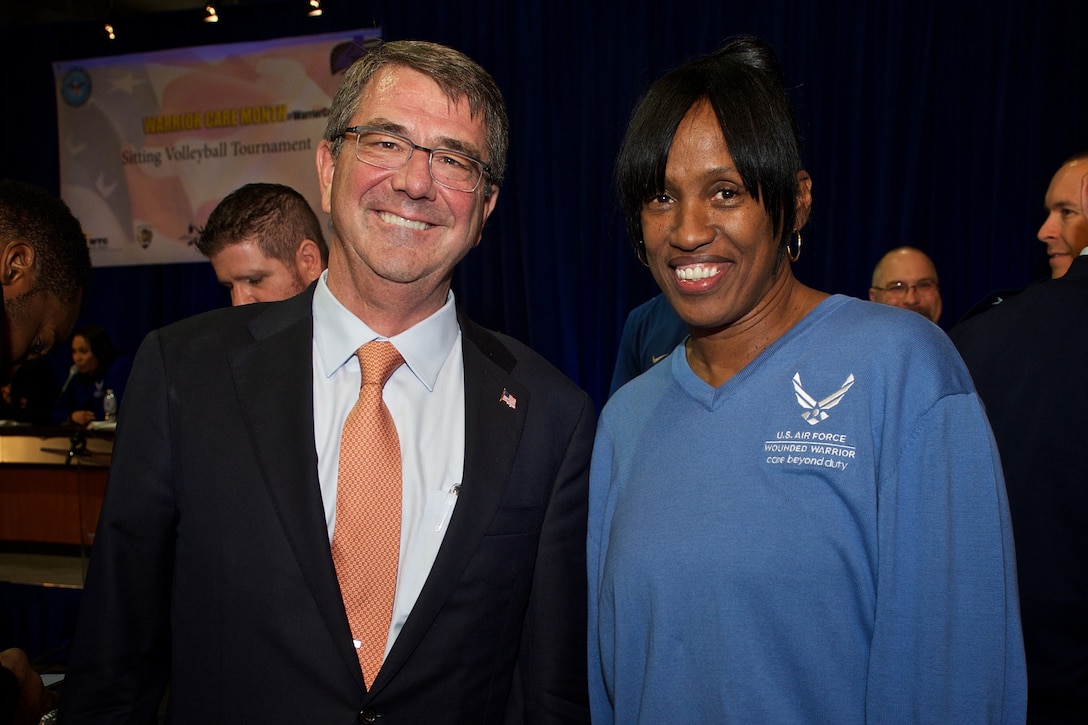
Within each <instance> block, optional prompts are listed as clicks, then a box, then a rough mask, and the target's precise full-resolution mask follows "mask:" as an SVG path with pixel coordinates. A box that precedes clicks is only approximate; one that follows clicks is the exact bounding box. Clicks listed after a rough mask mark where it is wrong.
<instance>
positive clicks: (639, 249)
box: [635, 239, 650, 267]
mask: <svg viewBox="0 0 1088 725" xmlns="http://www.w3.org/2000/svg"><path fill="white" fill-rule="evenodd" d="M635 256H636V257H638V261H640V262H642V266H643V267H649V266H650V263H649V261H647V259H646V242H644V241H642V240H641V239H639V240H638V241H637V242H635Z"/></svg>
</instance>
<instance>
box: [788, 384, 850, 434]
mask: <svg viewBox="0 0 1088 725" xmlns="http://www.w3.org/2000/svg"><path fill="white" fill-rule="evenodd" d="M853 384H854V374H853V373H850V375H848V376H847V377H846V380H844V381H843V384H842V387H841V388H839V389H838V390H836V391H835V392H834V393H832V394H831V395H828V396H827V397H826V398H822V399H821V400H816V399H815V398H813V397H812V396H811V395H809V394H808V393H807V392H805V389H804V388H802V387H801V373H799V372H798V373H794V374H793V392H794V393H796V395H797V404H798V405H800V406H801V407H802V408H804V409H805V412H803V413H801V417H802V418H804V419H805V420H806V421H808V424H809V425H816V424H817V423H819V422H820V421H821V420H827V411H828V410H830V409H831V408H834V407H835V406H836V405H838V404H839V403H841V402H842V399H843V396H845V395H846V391H847V390H849V389H850V388H851V386H853Z"/></svg>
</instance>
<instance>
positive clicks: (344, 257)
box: [61, 42, 595, 725]
mask: <svg viewBox="0 0 1088 725" xmlns="http://www.w3.org/2000/svg"><path fill="white" fill-rule="evenodd" d="M506 124H507V121H506V114H505V110H504V107H503V102H502V98H501V95H500V93H499V91H498V88H497V87H496V86H495V84H494V82H493V81H492V79H491V78H490V76H488V75H487V74H486V73H485V72H484V71H483V69H481V68H480V67H479V66H478V65H476V64H475V63H474V62H472V61H471V60H469V59H468V58H466V57H464V56H463V55H461V54H460V53H457V52H456V51H452V50H450V49H448V48H444V47H442V46H438V45H434V44H430V43H419V42H394V43H388V44H385V45H383V46H381V47H380V48H379V49H377V50H375V51H372V52H371V53H370V54H368V55H366V56H364V57H363V58H362V59H361V60H360V61H359V62H357V63H356V64H355V66H353V67H352V68H351V69H350V70H349V71H348V72H347V74H346V76H345V79H344V81H343V84H342V86H341V89H340V91H339V92H338V93H337V96H336V98H335V99H334V101H333V106H332V109H331V115H330V118H329V122H328V127H327V128H326V131H325V134H324V140H323V141H322V142H321V144H320V147H319V150H318V154H317V168H318V176H319V181H320V185H321V192H322V204H323V208H324V209H325V211H326V212H329V213H330V214H331V215H332V234H331V242H330V244H329V268H328V270H327V272H326V273H325V274H324V275H323V276H322V277H321V278H319V279H318V281H317V282H316V283H315V284H314V285H313V286H312V287H311V288H310V289H309V290H308V291H307V293H305V294H302V295H299V296H297V297H294V298H292V299H289V300H287V301H284V302H275V303H269V304H257V305H247V306H242V307H235V308H230V309H224V310H217V311H214V312H212V313H209V314H207V315H203V316H200V317H197V318H192V319H190V320H186V321H183V322H181V323H178V324H175V325H173V326H170V327H167V328H165V329H163V330H160V331H158V332H155V333H152V334H151V335H150V336H149V337H148V339H147V340H146V341H145V342H144V344H143V346H142V349H141V351H140V353H139V355H138V357H137V360H136V364H135V367H134V369H133V372H132V377H131V378H130V380H129V387H128V390H127V397H126V401H125V403H126V404H125V412H124V413H123V414H122V416H121V419H120V425H119V428H118V433H117V439H116V445H115V448H114V458H113V466H112V470H111V476H110V481H109V485H108V489H107V493H106V500H105V504H104V507H103V511H102V518H101V520H100V523H99V527H98V531H97V535H96V540H95V546H94V552H93V555H92V561H91V564H90V569H89V572H88V578H87V585H86V589H85V592H84V597H83V603H82V611H81V612H80V623H79V628H78V631H77V635H76V639H75V642H74V645H73V650H72V656H71V659H70V662H69V667H68V675H67V679H66V682H65V687H64V692H63V694H62V701H61V715H62V718H64V720H65V721H66V722H70V723H72V722H78V723H83V722H126V723H127V722H152V721H154V719H155V713H156V710H157V709H158V707H159V704H160V701H161V700H162V695H163V691H164V689H165V687H166V685H167V683H168V682H169V684H170V691H169V696H168V704H167V707H168V710H169V715H170V716H171V717H172V718H173V721H174V722H179V723H216V722H230V723H240V722H247V723H248V722H254V723H256V722H260V723H320V724H321V725H335V724H336V723H343V724H344V725H347V724H348V723H354V722H362V723H369V722H379V723H381V724H382V725H398V724H401V723H418V724H420V725H422V724H423V723H473V724H474V725H475V724H477V723H576V722H588V714H587V703H586V670H585V668H586V665H585V646H586V643H585V617H586V615H585V601H586V592H585V569H584V567H585V526H586V521H585V519H586V485H587V475H588V463H589V456H590V448H591V446H592V440H593V433H594V428H595V423H594V414H593V410H592V405H591V403H590V401H589V399H588V397H587V396H586V395H585V394H584V393H583V392H582V391H580V390H578V389H577V388H576V387H575V386H574V384H573V383H571V382H570V381H569V380H567V379H566V378H564V377H563V376H562V375H561V374H560V373H559V372H558V371H556V370H555V369H554V368H553V367H552V366H550V365H549V364H548V363H546V362H545V361H544V360H543V359H541V358H540V357H539V356H538V355H536V354H534V353H533V352H532V351H531V350H529V349H528V348H526V347H525V346H523V345H521V344H519V343H517V342H516V341H514V340H512V339H510V338H508V337H505V336H502V335H499V334H497V333H492V332H488V331H486V330H483V329H482V328H480V327H478V326H476V325H475V324H473V323H472V322H471V321H469V320H468V319H467V318H466V317H465V315H464V314H463V312H461V311H460V310H458V309H457V308H456V306H455V305H454V301H453V295H452V293H451V291H450V279H451V276H452V274H453V269H454V267H455V265H456V264H457V262H458V261H460V259H461V258H462V257H464V255H465V254H467V253H468V251H469V250H470V249H471V248H472V247H474V246H475V245H476V244H477V243H478V242H479V241H480V237H481V233H482V228H483V225H484V222H485V221H486V219H487V217H488V215H489V214H490V213H491V211H492V210H493V209H494V207H495V201H496V198H497V195H498V187H499V183H500V181H501V179H502V173H503V167H504V162H505V150H506V145H507V129H506ZM375 339H377V340H385V341H388V342H389V343H391V344H392V345H393V346H394V347H396V349H397V351H398V352H399V353H400V354H401V355H402V356H403V358H404V361H405V364H403V365H401V366H400V367H399V368H398V369H396V370H395V372H394V373H393V374H392V377H390V378H389V380H388V382H387V383H386V384H385V387H384V392H383V395H382V397H383V400H384V402H385V404H386V406H387V408H388V411H389V413H390V415H391V417H392V419H393V421H394V423H395V426H396V431H397V434H398V436H399V446H400V451H401V456H402V460H403V480H402V493H403V504H402V507H401V511H402V518H401V521H400V549H399V551H400V554H399V567H398V569H397V575H396V596H395V603H394V604H393V607H392V614H391V618H390V623H389V629H388V640H387V642H386V649H385V654H384V660H383V661H382V662H381V664H380V669H378V670H377V672H376V674H375V672H363V671H362V669H363V668H362V666H361V664H360V658H359V657H357V653H356V649H357V648H360V647H363V646H365V645H367V644H369V643H367V642H361V641H359V640H360V636H359V634H358V632H357V630H355V629H354V628H353V625H351V624H349V616H348V614H347V612H346V610H345V604H344V601H343V600H342V598H341V587H342V586H344V585H345V583H347V580H346V579H345V577H344V576H343V575H341V576H340V577H339V579H338V575H337V571H338V568H337V565H335V564H334V559H333V557H332V555H331V553H330V542H332V541H333V538H334V533H335V529H336V527H337V526H338V524H337V519H338V515H337V512H338V511H339V508H338V506H337V493H338V492H337V488H338V486H337V468H338V463H337V460H338V452H339V449H340V436H341V430H342V428H343V423H344V420H345V418H346V417H347V415H348V411H349V409H350V408H351V407H352V405H353V404H354V403H355V399H356V398H357V397H358V396H359V385H360V364H359V361H358V360H357V359H356V358H355V355H354V352H355V350H356V348H357V347H360V346H361V345H363V344H364V343H368V342H370V341H371V340H375ZM334 548H335V547H334ZM366 583H368V584H369V580H368V581H367V582H366ZM364 676H365V678H366V679H364ZM370 679H373V682H372V684H371V685H370V686H369V687H368V686H367V682H368V680H370Z"/></svg>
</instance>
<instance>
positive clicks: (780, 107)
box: [615, 36, 803, 258]
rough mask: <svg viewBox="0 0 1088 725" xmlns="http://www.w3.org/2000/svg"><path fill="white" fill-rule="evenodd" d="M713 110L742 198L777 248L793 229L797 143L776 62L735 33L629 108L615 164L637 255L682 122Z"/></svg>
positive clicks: (765, 48)
mask: <svg viewBox="0 0 1088 725" xmlns="http://www.w3.org/2000/svg"><path fill="white" fill-rule="evenodd" d="M702 100H706V101H707V102H709V104H710V105H711V107H712V108H713V109H714V114H715V115H716V116H717V118H718V123H719V124H720V125H721V129H722V135H723V136H724V138H725V143H726V145H727V146H728V147H729V153H730V155H731V156H732V157H733V162H734V163H735V164H736V168H737V171H738V173H739V174H740V177H741V180H742V181H743V182H744V186H745V187H746V188H747V190H748V193H750V194H751V195H752V198H753V199H755V200H756V201H762V203H763V208H764V209H766V210H767V214H768V215H769V216H770V218H771V221H772V224H773V230H774V234H775V237H776V238H777V239H778V242H779V248H780V249H781V248H784V247H785V245H786V242H787V241H788V240H789V237H790V235H791V234H792V233H793V232H794V226H795V225H796V215H797V204H796V200H797V195H798V193H799V187H798V181H797V172H799V171H801V169H802V168H803V167H802V166H801V142H800V133H799V132H798V128H797V121H796V119H795V118H794V114H793V108H792V107H791V106H790V102H789V99H788V98H787V95H786V88H785V81H784V79H783V76H782V69H781V67H780V66H779V64H778V57H777V56H776V55H775V52H774V49H773V48H771V46H770V45H768V44H767V43H765V42H763V41H762V40H759V39H758V38H753V37H751V36H738V37H736V38H733V39H731V40H729V41H728V42H726V43H725V45H723V46H722V47H721V48H720V49H719V50H717V51H716V52H714V53H712V54H710V55H706V56H702V57H699V58H695V59H694V60H691V61H688V62H687V63H685V64H683V65H682V66H680V67H678V68H676V69H675V70H672V71H670V72H669V73H667V74H666V75H664V76H663V77H662V78H660V79H659V80H657V81H656V82H655V83H654V84H653V85H652V86H650V89H649V90H648V91H647V92H646V94H645V95H644V96H643V97H642V99H641V100H640V101H639V103H638V105H637V106H636V107H635V110H634V113H633V114H632V116H631V122H630V124H628V127H627V133H626V134H625V136H624V139H623V143H622V144H621V146H620V152H619V156H618V158H617V160H616V172H615V173H616V186H617V189H618V191H619V198H620V204H621V206H622V208H623V216H624V221H625V223H626V225H627V233H628V235H629V236H630V238H631V241H632V242H633V243H634V244H635V251H636V253H638V254H639V256H640V258H642V256H643V254H644V251H643V248H642V244H643V239H642V220H641V213H642V207H643V204H645V203H646V201H647V200H648V199H650V198H652V197H654V196H656V195H658V194H661V193H662V192H663V191H664V188H665V164H666V162H667V161H668V158H669V148H670V147H671V146H672V140H673V137H674V136H675V135H676V129H677V128H678V127H679V125H680V121H681V120H682V119H683V118H684V116H685V115H686V114H687V112H688V111H689V110H690V109H691V107H692V106H694V105H695V104H696V103H698V102H699V101H702Z"/></svg>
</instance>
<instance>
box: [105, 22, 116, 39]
mask: <svg viewBox="0 0 1088 725" xmlns="http://www.w3.org/2000/svg"><path fill="white" fill-rule="evenodd" d="M105 30H106V37H107V38H109V39H110V40H117V35H116V34H115V33H114V32H113V26H112V25H110V24H109V23H106V27H105Z"/></svg>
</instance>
